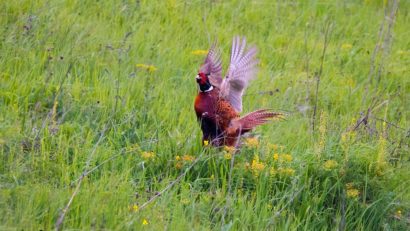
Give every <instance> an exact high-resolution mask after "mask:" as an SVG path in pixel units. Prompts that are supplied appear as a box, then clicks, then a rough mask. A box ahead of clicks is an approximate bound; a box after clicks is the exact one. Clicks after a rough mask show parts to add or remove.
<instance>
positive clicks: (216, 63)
mask: <svg viewBox="0 0 410 231" xmlns="http://www.w3.org/2000/svg"><path fill="white" fill-rule="evenodd" d="M216 44H217V42H216V41H215V42H214V43H213V44H212V46H211V48H210V49H209V51H208V55H207V56H206V58H205V62H204V64H203V65H202V66H201V68H200V69H199V71H200V72H203V73H205V74H209V81H210V82H211V84H212V85H214V86H216V87H219V86H220V84H221V83H222V59H221V53H220V52H219V50H217V48H216Z"/></svg>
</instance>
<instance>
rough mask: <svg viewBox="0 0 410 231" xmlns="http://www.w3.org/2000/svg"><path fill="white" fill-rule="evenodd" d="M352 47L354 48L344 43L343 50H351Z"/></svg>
mask: <svg viewBox="0 0 410 231" xmlns="http://www.w3.org/2000/svg"><path fill="white" fill-rule="evenodd" d="M352 47H353V46H352V44H350V43H344V44H342V49H343V50H350V49H351V48H352Z"/></svg>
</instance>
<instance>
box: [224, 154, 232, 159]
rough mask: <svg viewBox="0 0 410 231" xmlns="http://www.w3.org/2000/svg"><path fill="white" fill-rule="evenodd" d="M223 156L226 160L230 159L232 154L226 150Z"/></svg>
mask: <svg viewBox="0 0 410 231" xmlns="http://www.w3.org/2000/svg"><path fill="white" fill-rule="evenodd" d="M224 158H225V159H226V160H230V159H232V154H231V153H229V152H227V153H225V155H224Z"/></svg>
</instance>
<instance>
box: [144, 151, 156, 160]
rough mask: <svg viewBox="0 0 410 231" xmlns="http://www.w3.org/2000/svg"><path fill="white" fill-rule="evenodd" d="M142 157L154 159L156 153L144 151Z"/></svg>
mask: <svg viewBox="0 0 410 231" xmlns="http://www.w3.org/2000/svg"><path fill="white" fill-rule="evenodd" d="M141 157H142V159H144V160H147V161H148V160H152V159H154V158H155V153H154V152H142V153H141Z"/></svg>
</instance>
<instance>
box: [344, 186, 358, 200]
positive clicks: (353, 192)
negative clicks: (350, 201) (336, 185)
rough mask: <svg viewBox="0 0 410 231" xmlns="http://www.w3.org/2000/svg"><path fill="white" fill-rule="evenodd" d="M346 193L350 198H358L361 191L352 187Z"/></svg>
mask: <svg viewBox="0 0 410 231" xmlns="http://www.w3.org/2000/svg"><path fill="white" fill-rule="evenodd" d="M346 194H347V197H348V198H356V197H358V196H359V194H360V192H359V190H357V189H355V188H351V189H348V190H347V191H346Z"/></svg>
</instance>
